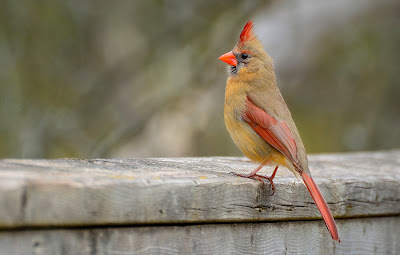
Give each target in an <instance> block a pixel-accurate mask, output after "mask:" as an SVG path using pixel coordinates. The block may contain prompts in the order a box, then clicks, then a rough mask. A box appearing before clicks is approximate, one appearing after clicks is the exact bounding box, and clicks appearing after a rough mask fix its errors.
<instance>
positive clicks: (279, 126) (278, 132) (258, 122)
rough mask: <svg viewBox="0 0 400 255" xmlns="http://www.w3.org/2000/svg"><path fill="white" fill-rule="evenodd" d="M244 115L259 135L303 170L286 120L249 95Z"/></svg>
mask: <svg viewBox="0 0 400 255" xmlns="http://www.w3.org/2000/svg"><path fill="white" fill-rule="evenodd" d="M242 117H243V118H244V119H245V120H246V121H247V122H248V123H249V125H250V126H251V127H252V128H253V130H254V131H255V132H256V133H257V134H258V135H259V136H261V137H262V138H263V139H264V140H265V141H266V142H268V143H269V144H271V145H272V146H273V147H274V148H275V149H277V150H278V151H279V152H281V153H282V154H283V155H284V156H286V157H287V158H288V159H290V161H292V163H293V165H294V166H295V167H296V168H297V169H298V171H299V172H302V169H301V167H300V164H299V160H298V158H297V147H296V142H295V140H294V138H293V135H292V132H291V131H290V129H289V127H288V125H287V124H286V123H285V122H283V121H279V120H277V119H275V118H274V117H272V116H271V115H269V114H268V113H266V112H265V111H264V110H263V109H261V108H259V107H257V106H256V105H255V104H254V103H253V102H252V101H251V99H250V98H249V97H247V108H246V111H245V112H244V114H243V115H242Z"/></svg>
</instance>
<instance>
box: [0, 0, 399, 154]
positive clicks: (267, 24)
mask: <svg viewBox="0 0 400 255" xmlns="http://www.w3.org/2000/svg"><path fill="white" fill-rule="evenodd" d="M399 13H400V2H399V1H367V0H365V1H329V2H328V1H326V3H323V2H321V1H317V0H303V1H228V0H221V1H210V0H202V1H200V0H194V1H177V0H176V1H161V0H149V1H104V0H100V1H77V0H75V1H54V0H43V1H27V0H21V1H12V0H9V1H7V0H3V1H1V2H0V119H1V122H0V157H16V158H19V157H28V158H58V157H83V158H93V157H166V156H207V155H213V156H215V155H218V156H223V155H241V153H240V151H239V150H238V149H237V148H236V147H235V145H234V144H233V142H232V141H231V139H230V137H229V134H228V133H227V131H226V130H225V126H224V121H223V100H224V89H225V80H226V65H225V64H224V63H222V62H221V61H218V60H217V58H218V57H219V56H220V55H221V54H223V53H225V52H227V51H229V50H231V49H232V48H233V46H234V45H235V44H236V42H237V40H238V36H239V33H240V31H241V29H242V27H243V26H244V24H245V23H246V21H247V20H249V19H253V20H254V23H255V31H256V33H257V34H258V35H259V37H260V39H261V40H262V41H263V43H264V45H265V48H266V50H267V52H268V53H269V54H270V55H271V56H272V57H273V58H274V60H275V65H276V71H277V75H278V83H279V87H280V88H281V91H282V94H283V95H284V97H285V99H286V102H287V103H288V105H289V108H290V109H291V111H292V114H293V116H294V119H295V121H296V123H297V126H298V128H299V130H300V133H301V135H302V137H303V141H304V143H305V146H306V148H307V150H308V152H309V153H317V152H337V151H360V150H380V149H392V148H399V147H400V75H399V74H400V15H399Z"/></svg>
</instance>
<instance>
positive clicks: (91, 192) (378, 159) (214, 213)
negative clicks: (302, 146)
mask: <svg viewBox="0 0 400 255" xmlns="http://www.w3.org/2000/svg"><path fill="white" fill-rule="evenodd" d="M254 167H256V165H254V164H252V163H250V162H248V161H247V160H246V159H244V158H226V157H211V158H163V159H95V160H79V159H60V160H27V159H5V160H1V161H0V229H1V228H3V229H7V228H18V227H54V226H59V227H64V226H96V225H97V226H106V225H113V226H115V225H134V224H136V225H142V224H177V223H213V222H214V223H216V222H255V221H288V220H310V219H320V214H319V212H318V210H317V208H316V206H315V204H314V203H313V202H312V199H311V197H310V195H309V194H308V192H307V190H306V188H305V187H304V186H303V185H302V184H301V182H300V181H298V180H297V179H296V178H295V177H294V176H293V174H292V173H290V172H289V171H288V170H287V169H280V170H279V171H278V174H277V177H276V179H275V185H276V193H275V195H273V196H269V193H270V192H271V190H270V186H269V184H268V183H266V185H265V186H264V187H263V186H262V185H261V183H260V182H258V181H255V180H250V179H245V178H240V177H236V176H231V175H229V172H232V171H236V172H242V173H246V172H249V171H251V170H252V169H253V168H254ZM310 168H311V172H312V173H313V176H314V179H315V181H316V182H317V184H318V185H319V187H320V189H321V191H322V193H323V194H324V196H325V198H326V200H327V202H328V203H329V206H330V208H331V210H332V212H333V215H334V216H335V217H339V218H352V217H370V216H389V215H391V216H393V215H400V151H388V152H375V153H353V154H330V155H313V156H310ZM271 171H272V168H267V169H266V170H264V173H266V174H270V173H271ZM318 224H320V223H318ZM325 231H326V230H325Z"/></svg>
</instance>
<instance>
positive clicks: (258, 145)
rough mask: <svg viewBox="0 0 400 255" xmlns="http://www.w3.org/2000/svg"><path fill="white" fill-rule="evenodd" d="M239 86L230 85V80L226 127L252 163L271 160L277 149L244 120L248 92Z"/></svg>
mask: <svg viewBox="0 0 400 255" xmlns="http://www.w3.org/2000/svg"><path fill="white" fill-rule="evenodd" d="M235 85H236V86H235ZM239 85H240V84H235V83H231V84H229V80H228V85H227V87H226V91H225V107H224V119H225V126H226V129H227V130H228V132H229V134H230V135H231V137H232V140H233V141H234V142H235V144H236V146H238V147H239V149H240V150H241V151H242V152H243V153H244V154H245V155H246V156H247V157H248V158H250V159H251V160H252V161H254V162H258V163H261V162H264V161H265V160H266V159H270V158H271V156H272V155H273V152H274V151H275V149H273V148H272V147H271V146H270V145H269V144H268V143H267V142H265V141H264V140H263V139H262V138H261V137H260V136H259V135H258V134H257V133H256V132H255V131H254V130H253V129H252V128H251V127H250V125H249V124H248V123H247V121H245V120H244V119H243V117H242V114H243V113H244V112H245V110H246V101H247V90H246V87H245V86H243V85H242V86H239ZM271 160H273V159H271Z"/></svg>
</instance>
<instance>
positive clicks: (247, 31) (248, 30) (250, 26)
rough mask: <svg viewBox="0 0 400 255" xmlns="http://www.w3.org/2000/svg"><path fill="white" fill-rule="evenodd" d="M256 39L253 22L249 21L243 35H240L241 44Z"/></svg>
mask: <svg viewBox="0 0 400 255" xmlns="http://www.w3.org/2000/svg"><path fill="white" fill-rule="evenodd" d="M253 37H254V34H253V21H252V20H249V21H247V23H246V25H245V26H244V28H243V30H242V33H240V40H239V43H243V42H246V41H248V40H250V39H252V38H253Z"/></svg>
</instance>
